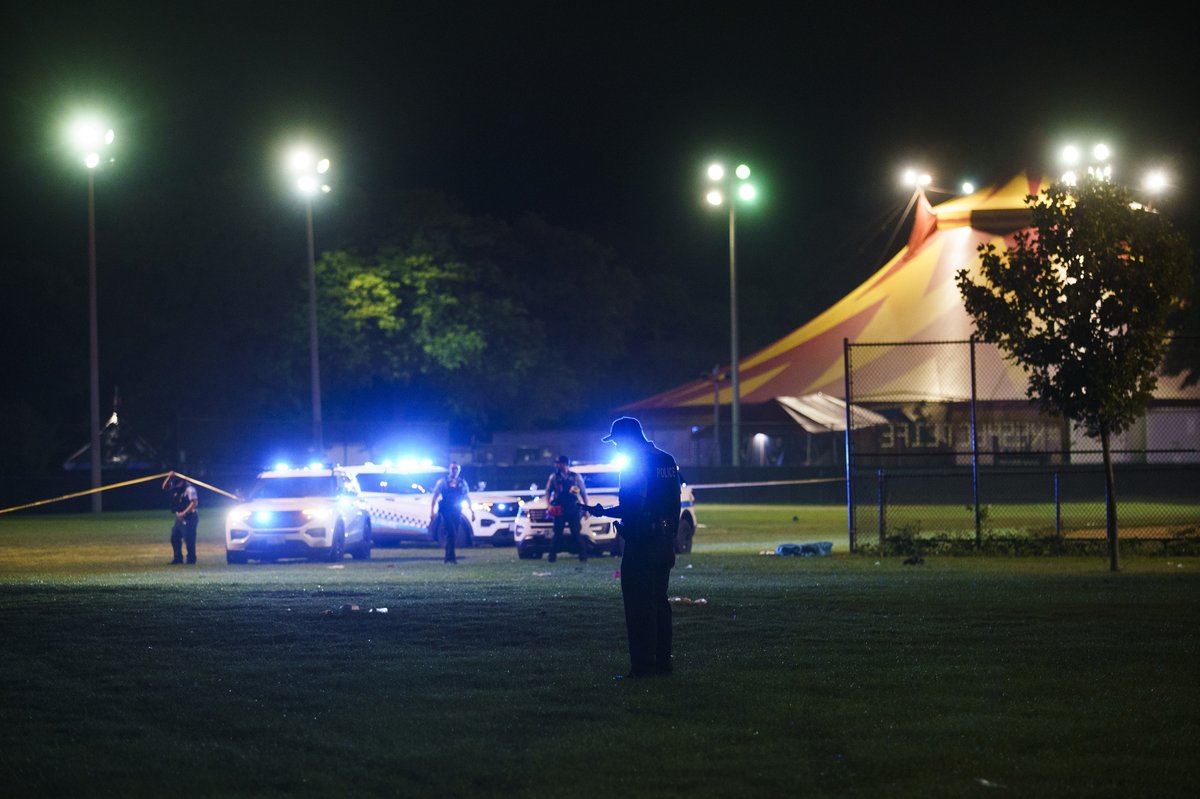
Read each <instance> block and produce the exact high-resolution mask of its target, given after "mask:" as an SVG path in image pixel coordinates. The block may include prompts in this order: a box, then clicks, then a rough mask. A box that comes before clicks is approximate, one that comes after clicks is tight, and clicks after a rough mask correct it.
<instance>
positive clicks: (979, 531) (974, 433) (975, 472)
mask: <svg viewBox="0 0 1200 799" xmlns="http://www.w3.org/2000/svg"><path fill="white" fill-rule="evenodd" d="M970 344H971V493H972V496H973V499H974V503H975V548H976V549H979V548H980V547H981V546H983V525H982V524H981V522H980V518H979V431H978V428H977V427H976V424H975V422H976V419H975V400H976V397H977V392H976V390H975V337H974V336H971V339H970Z"/></svg>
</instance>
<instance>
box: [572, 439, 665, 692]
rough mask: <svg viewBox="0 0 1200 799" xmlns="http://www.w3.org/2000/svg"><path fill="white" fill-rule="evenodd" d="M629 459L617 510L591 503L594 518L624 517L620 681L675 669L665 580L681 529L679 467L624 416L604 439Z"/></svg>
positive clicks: (619, 493) (622, 523) (622, 525)
mask: <svg viewBox="0 0 1200 799" xmlns="http://www.w3.org/2000/svg"><path fill="white" fill-rule="evenodd" d="M603 440H604V441H605V442H612V443H614V444H616V445H617V448H618V449H619V450H621V451H622V454H624V455H626V456H627V457H628V458H629V461H628V463H627V464H626V465H625V467H624V468H623V469H622V470H621V485H620V489H619V492H618V494H617V501H618V502H619V504H618V505H617V506H616V507H615V508H604V507H602V506H600V505H593V506H592V507H590V508H589V509H588V510H590V511H591V513H592V515H594V516H611V517H613V518H617V519H620V520H621V521H620V523H619V524H618V525H617V530H618V532H619V533H620V536H621V538H622V540H623V541H624V554H623V556H622V558H621V597H622V598H623V599H624V601H625V629H626V633H627V634H628V637H629V662H630V670H629V673H628V674H625V675H622V676H620V677H618V678H617V679H627V678H640V677H651V676H654V675H667V674H670V673H671V670H672V669H671V605H670V603H669V602H668V601H667V584H668V582H669V580H670V577H671V568H672V567H673V566H674V565H675V534H676V532H677V530H678V528H679V486H680V482H679V467H678V466H677V465H676V463H675V459H674V458H673V457H671V456H670V455H668V454H667V453H666V452H663V451H662V450H660V449H658V448H657V447H655V446H654V444H653V442H651V441H647V440H646V436H645V434H643V433H642V424H641V422H639V421H638V420H637V419H634V418H632V417H629V416H622V417H621V418H620V419H617V420H616V421H614V422H613V423H612V429H611V431H610V432H609V434H608V435H607V436H605V438H604V439H603Z"/></svg>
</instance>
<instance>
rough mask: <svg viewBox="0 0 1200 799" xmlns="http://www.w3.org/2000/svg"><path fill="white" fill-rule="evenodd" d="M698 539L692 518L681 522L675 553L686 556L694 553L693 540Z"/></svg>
mask: <svg viewBox="0 0 1200 799" xmlns="http://www.w3.org/2000/svg"><path fill="white" fill-rule="evenodd" d="M695 537H696V523H695V522H693V521H692V517H691V516H684V517H683V518H682V519H680V520H679V530H678V532H676V533H675V551H676V552H677V553H679V554H681V555H682V554H686V553H688V552H691V551H692V539H693V538H695Z"/></svg>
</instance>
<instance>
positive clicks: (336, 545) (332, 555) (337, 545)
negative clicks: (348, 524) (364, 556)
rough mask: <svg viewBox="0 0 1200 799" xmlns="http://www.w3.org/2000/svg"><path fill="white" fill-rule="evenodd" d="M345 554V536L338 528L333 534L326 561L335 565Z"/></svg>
mask: <svg viewBox="0 0 1200 799" xmlns="http://www.w3.org/2000/svg"><path fill="white" fill-rule="evenodd" d="M345 554H346V534H345V533H344V532H342V528H341V527H339V528H338V529H337V530H335V531H334V533H333V544H331V545H330V547H329V555H328V557H327V560H328V561H329V562H330V563H337V562H338V561H339V560H341V559H342V556H343V555H345Z"/></svg>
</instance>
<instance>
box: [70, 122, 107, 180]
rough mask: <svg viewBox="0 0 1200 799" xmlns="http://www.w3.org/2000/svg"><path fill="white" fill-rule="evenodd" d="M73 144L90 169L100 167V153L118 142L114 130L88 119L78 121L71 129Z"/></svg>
mask: <svg viewBox="0 0 1200 799" xmlns="http://www.w3.org/2000/svg"><path fill="white" fill-rule="evenodd" d="M70 138H71V144H72V146H73V147H74V148H75V151H76V152H78V153H79V154H80V156H82V158H83V164H84V166H86V167H87V168H88V169H95V168H96V167H98V166H100V161H101V157H100V151H101V150H103V149H104V148H105V147H107V146H108V145H110V144H112V143H113V141H115V140H116V134H115V133H114V132H113V129H112V128H110V127H108V126H107V125H105V124H104V123H102V122H100V121H99V120H97V119H94V118H90V117H86V118H82V119H78V120H76V121H75V122H74V123H73V124H72V125H71V128H70Z"/></svg>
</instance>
